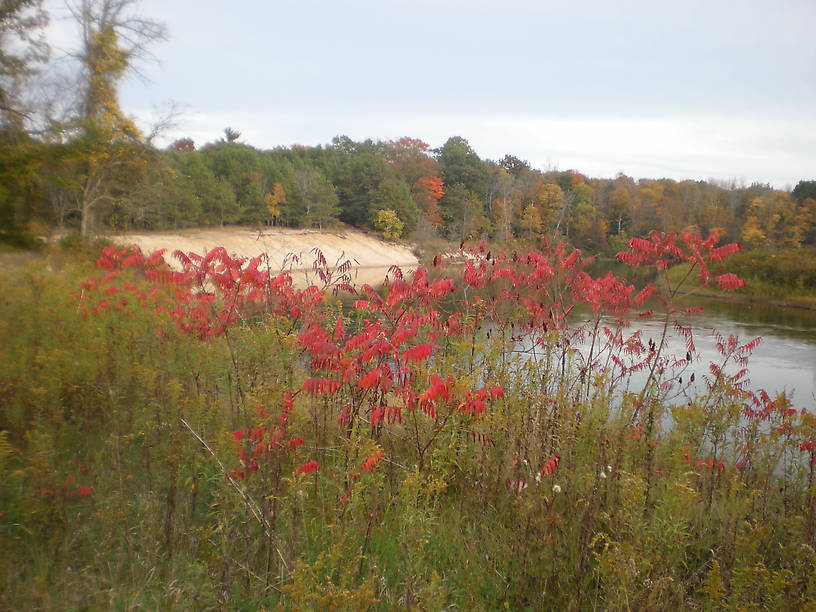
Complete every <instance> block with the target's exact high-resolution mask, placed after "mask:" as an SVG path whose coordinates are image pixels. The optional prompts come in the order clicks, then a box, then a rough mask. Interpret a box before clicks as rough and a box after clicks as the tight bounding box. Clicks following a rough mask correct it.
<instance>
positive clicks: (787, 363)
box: [625, 300, 816, 412]
mask: <svg viewBox="0 0 816 612" xmlns="http://www.w3.org/2000/svg"><path fill="white" fill-rule="evenodd" d="M695 304H696V305H702V306H704V307H705V310H704V311H703V312H702V313H700V314H698V315H695V316H694V317H690V318H688V319H687V321H686V324H687V325H691V327H692V329H693V337H694V343H695V345H696V348H697V350H698V352H699V353H700V360H699V361H697V362H696V363H694V364H693V365H692V366H691V367H690V368H689V369H688V370H687V371H686V373H685V377H686V378H688V376H689V375H690V374H691V372H694V373H695V378H696V380H697V381H698V383H699V381H700V380H701V378H702V375H703V374H708V373H709V370H708V364H709V362H711V361H713V362H715V363H717V364H719V363H720V362H721V358H720V356H719V353H718V352H717V349H716V339H715V336H714V333H713V331H712V330H717V331H718V332H719V333H720V334H721V335H723V336H724V337H726V338H727V337H728V336H729V335H730V334H735V335H737V336H738V337H739V343H740V344H744V343H746V342H749V341H750V340H752V339H753V338H755V337H757V336H761V337H762V342H761V343H760V344H759V346H757V347H756V348H755V349H754V351H753V353H752V354H751V357H750V358H749V360H748V371H749V378H750V385H749V386H750V388H751V389H753V390H757V389H765V390H766V391H767V392H768V393H769V395H771V397H773V396H774V395H775V394H776V393H778V392H782V391H784V392H786V393H787V394H788V396H789V397H791V398H792V399H793V403H794V405H795V406H796V407H798V408H807V409H808V410H811V411H813V412H816V312H814V311H807V310H798V309H789V308H778V307H774V306H769V305H765V304H761V305H760V304H743V303H739V304H738V303H728V302H723V301H708V302H704V303H701V302H700V301H699V300H696V301H695ZM638 327H639V328H640V329H641V330H642V333H643V337H644V339H645V341H647V342H648V339H649V338H652V339H654V340H655V341H658V340H659V338H660V335H661V332H662V329H663V326H662V323H658V322H656V321H647V322H640V321H633V322H632V331H634V329H636V328H638ZM625 335H628V334H625ZM669 350H670V352H672V353H674V354H676V355H685V353H686V349H685V344H684V339H683V338H682V337H681V336H679V334H677V333H676V332H675V333H673V334H672V336H671V338H670V341H669ZM736 369H738V368H734V367H731V368H727V371H729V372H731V373H733V372H735V371H736Z"/></svg>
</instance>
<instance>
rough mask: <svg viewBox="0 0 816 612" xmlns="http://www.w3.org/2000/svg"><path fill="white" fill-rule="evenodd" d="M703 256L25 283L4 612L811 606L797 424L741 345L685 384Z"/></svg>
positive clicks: (735, 282) (181, 258)
mask: <svg viewBox="0 0 816 612" xmlns="http://www.w3.org/2000/svg"><path fill="white" fill-rule="evenodd" d="M716 242H717V236H716V235H712V236H711V237H709V238H708V239H705V240H703V239H702V238H700V237H699V236H698V235H694V234H683V235H680V236H678V235H674V234H658V233H652V234H651V235H650V237H649V238H648V239H635V240H632V241H630V243H629V247H628V249H627V250H626V251H624V252H623V253H622V254H621V255H620V259H621V261H623V262H624V263H625V264H627V265H629V266H635V267H640V268H648V269H651V270H654V271H655V273H656V274H657V275H658V276H660V277H662V278H663V282H662V283H660V284H659V285H658V284H656V285H652V284H651V283H647V284H646V285H645V286H640V287H633V286H632V285H629V284H628V283H627V282H624V281H622V280H621V279H620V278H619V277H616V276H614V275H612V274H607V275H604V276H592V275H590V274H588V273H587V272H586V266H587V264H588V262H587V261H586V260H585V259H584V258H583V256H582V254H581V252H580V251H577V250H572V249H570V248H566V247H564V246H563V245H548V244H547V243H546V242H544V243H543V244H542V246H541V248H540V249H531V250H529V251H525V252H510V253H505V252H491V251H490V250H488V248H487V247H485V246H484V245H475V246H468V245H463V247H462V248H461V249H460V251H459V252H458V253H454V254H448V255H446V256H444V257H443V256H438V257H436V258H434V260H433V264H432V265H431V266H429V268H428V269H425V268H420V269H419V270H417V271H416V272H415V273H413V274H411V275H403V274H402V272H401V271H400V270H399V269H392V270H391V271H390V272H389V275H388V278H387V280H386V283H385V284H384V285H383V287H382V288H378V289H373V288H371V287H368V286H364V287H362V288H357V289H356V290H355V289H354V288H353V287H352V286H351V281H352V280H353V279H352V277H351V270H350V268H349V267H348V266H341V267H340V268H339V269H335V270H331V269H329V268H328V266H326V262H325V261H324V260H323V259H322V257H321V255H320V253H319V252H316V253H315V255H316V261H315V266H314V274H313V280H314V284H313V285H312V286H310V287H308V288H305V289H299V288H297V287H296V286H295V285H294V284H293V283H292V280H291V278H290V276H289V275H288V273H286V272H279V271H275V270H269V269H268V267H267V266H265V262H264V260H263V258H256V259H253V260H250V261H246V260H242V259H240V258H236V257H233V256H231V255H230V254H229V253H227V252H226V251H225V250H224V249H214V250H212V251H211V252H209V253H207V254H206V255H203V256H198V255H194V254H190V253H180V252H177V253H173V254H172V255H171V254H167V253H156V254H142V253H141V252H139V251H138V250H136V249H132V248H124V249H121V248H118V247H112V246H105V247H104V248H102V249H101V251H100V250H99V249H94V250H93V251H89V250H83V249H82V248H74V249H71V250H68V249H56V248H55V249H50V250H46V251H45V252H44V253H42V254H41V255H38V256H33V259H32V262H31V263H30V264H25V263H24V262H19V265H17V266H15V267H13V268H11V269H10V270H8V271H7V272H6V274H4V276H3V278H2V280H0V291H2V295H3V298H2V300H0V336H1V337H2V338H3V339H4V341H3V344H2V358H0V465H2V468H3V470H4V478H3V480H2V481H0V547H2V550H3V551H4V554H3V555H2V556H0V581H1V583H0V606H2V607H4V608H7V609H54V608H60V609H100V608H115V609H132V608H136V607H143V608H149V609H158V608H162V609H180V610H181V609H223V608H235V609H259V608H262V609H274V608H276V607H279V608H280V609H284V610H285V609H293V610H294V609H355V610H357V609H383V610H384V609H393V608H398V609H402V608H404V609H442V608H447V607H456V608H459V609H497V608H506V609H517V610H520V609H544V608H547V609H624V608H625V609H655V608H663V609H671V608H674V609H681V608H687V609H720V608H729V609H736V608H739V609H801V608H803V607H807V606H814V605H816V550H814V547H813V541H814V528H816V514H814V511H815V510H816V484H814V466H816V439H815V438H814V436H815V435H816V418H814V416H813V414H812V413H810V412H807V411H805V410H801V411H800V410H796V409H794V408H793V407H792V406H791V405H790V403H789V402H788V401H787V399H786V397H785V396H784V395H782V396H778V397H773V398H772V397H769V396H768V395H767V394H766V393H764V392H763V391H761V390H752V389H750V388H749V387H748V385H747V383H746V380H747V368H748V365H747V362H748V358H749V356H750V353H751V351H752V350H753V349H754V348H755V347H756V345H757V344H758V343H759V342H760V339H740V338H736V337H721V338H719V360H718V361H717V362H716V363H711V364H709V365H708V374H707V376H706V377H705V380H704V381H703V383H704V384H702V385H699V384H696V385H695V384H694V381H693V376H690V375H689V374H688V372H689V369H690V366H691V365H692V364H693V363H695V362H696V361H697V360H698V358H699V357H698V355H697V352H696V349H695V345H694V337H693V335H692V333H691V331H690V327H689V323H688V317H692V316H693V314H694V309H688V308H685V307H680V306H679V303H678V299H679V298H680V295H681V294H682V293H683V292H684V290H685V288H687V287H689V286H691V285H694V284H696V283H702V284H713V285H716V286H718V287H720V288H722V289H730V290H734V289H738V288H739V287H740V286H741V285H742V282H741V281H740V279H739V278H738V277H737V276H735V275H733V274H730V273H727V272H725V271H724V270H722V271H719V272H717V273H715V272H711V271H710V269H711V270H713V269H714V267H715V266H720V265H722V262H723V261H725V260H726V258H727V257H729V256H731V255H734V254H735V253H736V252H737V251H738V250H739V247H738V246H736V245H735V244H728V245H724V246H717V245H716ZM94 259H95V260H96V261H94ZM171 259H172V260H174V261H175V262H176V267H175V268H171V267H170V266H169V265H168V261H170V260H171ZM681 265H682V266H685V268H683V270H685V272H684V273H683V275H682V276H680V277H678V276H677V275H676V273H674V275H673V274H667V272H669V271H671V270H673V269H676V268H677V269H679V268H678V266H681ZM641 278H643V276H641ZM576 306H580V307H582V308H584V309H585V311H586V312H587V313H589V314H588V316H587V317H585V318H584V319H583V320H581V321H576V319H575V318H574V317H570V316H569V314H570V312H571V310H572V309H573V308H574V307H576ZM640 317H656V318H658V320H660V321H661V322H663V329H664V330H665V331H664V335H663V337H655V338H646V337H643V336H642V335H641V333H640V332H638V331H637V326H636V325H634V324H633V325H630V324H629V322H630V321H636V320H637V319H638V318H640ZM669 333H675V334H680V335H681V336H682V337H684V338H685V340H686V346H685V349H686V352H685V354H682V355H675V354H669V353H668V352H667V351H668V349H667V343H666V338H667V336H668V334H669ZM579 347H581V348H579ZM587 347H588V348H587ZM638 376H639V378H636V377H638ZM635 380H641V381H644V382H640V383H638V384H636V383H635V382H634V381H635ZM697 382H698V383H699V381H697Z"/></svg>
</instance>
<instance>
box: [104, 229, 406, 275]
mask: <svg viewBox="0 0 816 612" xmlns="http://www.w3.org/2000/svg"><path fill="white" fill-rule="evenodd" d="M108 238H109V239H110V240H112V241H114V242H116V243H118V244H122V245H131V244H133V245H136V246H138V247H139V248H140V249H141V250H142V251H143V252H145V253H152V252H154V251H157V250H159V249H167V254H168V255H170V254H172V252H173V251H175V250H181V251H184V252H186V253H190V252H193V253H198V254H202V253H205V252H207V251H209V250H211V249H213V248H215V247H224V248H225V249H226V250H227V252H228V253H229V254H230V255H238V256H240V257H247V258H253V257H257V256H258V255H261V254H266V256H267V257H268V258H269V265H270V266H271V267H272V268H273V269H279V270H284V269H286V270H290V271H291V272H292V276H293V278H294V280H295V281H296V282H297V283H298V284H304V283H306V282H307V276H308V279H309V280H311V281H314V275H313V273H312V274H310V272H312V264H313V262H314V261H315V259H316V257H317V250H319V251H320V252H321V253H322V254H323V257H325V259H326V261H327V263H328V265H329V267H330V268H332V269H334V268H336V267H337V266H339V265H341V264H342V263H343V262H345V261H346V260H348V261H350V262H351V264H352V276H353V282H354V283H355V284H357V285H363V284H369V285H377V284H380V283H381V282H382V281H383V279H384V278H385V275H386V273H387V272H388V269H389V268H390V267H391V266H398V267H400V268H401V269H402V270H403V271H405V272H407V271H412V270H414V269H416V267H417V266H418V265H419V260H418V258H417V256H416V255H415V254H414V253H413V251H412V249H411V247H410V245H406V244H404V243H395V242H386V241H384V240H382V239H380V238H379V237H376V236H371V235H368V234H365V233H363V232H361V231H359V230H353V229H342V230H336V231H329V230H324V231H321V230H311V229H290V228H262V229H257V228H256V229H251V228H246V227H225V228H204V229H201V228H198V229H185V230H177V231H163V232H133V233H124V234H115V235H109V236H108ZM165 259H167V260H168V263H169V264H171V265H172V264H173V262H172V261H171V258H170V257H165Z"/></svg>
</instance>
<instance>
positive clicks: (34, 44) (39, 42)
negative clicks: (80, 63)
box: [0, 0, 48, 132]
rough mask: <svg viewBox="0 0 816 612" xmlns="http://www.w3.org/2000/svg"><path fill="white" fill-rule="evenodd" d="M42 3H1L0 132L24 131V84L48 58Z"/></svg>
mask: <svg viewBox="0 0 816 612" xmlns="http://www.w3.org/2000/svg"><path fill="white" fill-rule="evenodd" d="M47 23H48V15H47V14H46V13H45V11H44V10H43V8H42V0H2V1H0V129H3V130H4V131H6V130H13V131H16V132H22V131H23V128H24V123H25V119H26V115H27V111H26V109H25V108H24V107H23V105H22V103H21V102H20V99H21V90H22V86H23V83H24V81H25V80H26V79H27V78H28V77H29V76H31V74H32V72H33V71H34V66H35V65H36V64H38V63H41V62H44V61H45V60H46V59H47V58H48V45H47V44H46V42H45V39H44V37H43V28H44V26H45V25H46V24H47Z"/></svg>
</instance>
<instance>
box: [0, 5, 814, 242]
mask: <svg viewBox="0 0 816 612" xmlns="http://www.w3.org/2000/svg"><path fill="white" fill-rule="evenodd" d="M133 4H134V3H133V2H130V1H128V0H94V1H91V0H83V1H82V2H76V3H74V4H73V5H72V6H73V15H74V18H75V20H76V22H77V27H78V29H79V30H80V31H81V32H82V37H81V41H82V43H81V45H82V46H81V48H80V49H79V50H78V51H77V52H76V53H75V54H74V55H75V57H76V60H75V63H74V67H73V69H72V72H71V74H70V80H69V81H68V83H69V87H68V89H65V88H60V89H58V91H56V92H54V91H52V92H50V95H49V93H48V92H46V93H42V88H41V87H40V89H37V90H36V91H37V95H34V91H33V90H34V89H35V86H37V85H38V84H39V83H40V81H38V80H37V78H36V77H37V75H38V74H39V75H40V77H41V76H42V75H41V74H40V73H41V72H42V71H43V70H45V67H46V64H44V61H45V59H46V58H47V56H48V55H47V51H48V46H47V44H46V41H45V40H44V39H43V38H42V32H41V30H42V27H43V26H44V24H45V23H47V19H48V15H47V14H46V13H45V12H44V11H43V9H42V7H41V3H40V2H39V1H38V0H16V1H15V2H10V3H8V2H7V3H4V8H3V9H2V10H3V12H4V14H3V15H2V19H3V21H2V24H3V26H2V28H3V29H2V31H1V33H0V239H1V240H3V241H4V242H7V243H9V242H10V243H16V244H24V243H25V242H26V241H27V240H30V238H31V236H32V235H39V234H43V233H48V231H49V229H51V228H62V229H67V230H69V231H77V232H79V233H81V234H82V236H85V237H88V236H91V235H93V234H95V233H105V232H116V231H127V230H162V229H176V228H184V227H197V226H204V225H209V226H223V225H225V224H249V225H283V226H289V227H316V228H331V227H335V226H339V225H341V224H345V225H349V226H353V227H358V228H364V229H368V230H372V231H376V232H379V233H381V234H382V235H383V236H384V237H386V238H388V239H406V240H413V241H414V242H417V243H420V244H421V243H425V242H427V241H428V240H429V239H431V238H433V237H435V236H439V237H442V238H443V239H449V240H451V241H454V242H456V243H457V244H458V243H459V242H460V241H461V240H464V239H466V238H469V237H470V238H473V239H477V240H478V239H482V240H490V241H495V242H496V243H498V244H510V243H511V242H513V241H515V240H521V241H528V242H529V241H532V242H533V243H536V242H538V240H539V239H540V237H541V236H544V237H547V238H548V239H549V241H550V242H552V243H555V242H558V241H560V240H565V241H567V242H569V243H570V244H571V245H573V246H575V247H576V248H580V249H582V250H583V251H585V252H591V253H608V254H614V253H615V252H617V251H618V250H620V248H621V247H622V246H624V245H625V244H626V243H627V241H628V240H629V239H630V238H632V237H636V236H641V235H644V234H645V233H647V232H648V231H650V230H652V229H656V230H659V231H674V232H682V231H692V232H698V233H700V234H703V235H708V234H709V233H711V232H713V231H717V232H720V233H721V235H722V237H723V239H725V240H729V241H738V242H740V243H741V244H742V245H743V247H745V248H746V249H759V248H764V249H773V250H778V249H786V248H797V247H800V246H813V245H816V181H814V180H802V181H800V182H799V183H798V184H797V185H796V186H795V188H794V189H793V190H792V191H790V192H788V191H782V190H778V189H773V188H771V187H770V186H769V185H763V184H752V185H750V186H745V185H739V184H736V183H735V182H731V183H725V182H717V181H692V180H685V181H675V180H672V179H665V178H664V179H648V178H638V179H635V178H632V177H628V176H625V175H623V174H619V175H618V176H616V177H615V178H592V177H588V176H585V175H584V174H582V173H581V172H580V169H576V170H567V171H558V170H554V169H548V170H540V169H536V168H533V167H531V165H530V164H529V163H528V162H526V161H525V160H522V159H519V158H517V157H515V156H513V155H511V154H508V155H506V156H504V157H503V158H502V159H500V160H489V159H482V158H480V157H479V155H478V154H477V152H476V151H474V150H473V148H471V146H470V145H469V143H468V141H467V140H466V139H465V138H463V137H461V136H453V137H451V138H449V139H448V140H447V141H446V142H445V143H444V144H442V145H441V146H439V147H438V148H432V147H431V146H430V145H428V144H426V143H424V142H422V141H421V140H418V139H413V138H409V137H405V138H400V139H398V140H392V141H386V142H382V141H372V140H366V141H363V142H355V141H353V140H351V139H349V138H348V137H345V136H336V137H335V138H333V139H332V140H331V143H329V144H326V145H324V146H315V147H306V146H290V147H278V148H276V149H273V150H259V149H257V148H255V147H253V146H251V144H247V143H244V142H242V141H241V133H240V131H239V130H237V129H234V128H231V127H226V128H225V129H224V135H223V138H221V139H219V140H217V141H214V142H209V143H203V144H200V145H199V146H197V143H194V142H193V141H192V140H191V139H189V138H181V139H179V140H177V141H176V142H174V143H173V144H171V145H170V146H169V147H167V148H166V149H159V148H157V147H156V146H155V144H154V143H155V141H156V140H157V138H158V137H159V136H160V134H161V132H162V129H163V128H164V127H166V126H163V125H162V124H161V123H160V124H158V125H156V126H154V127H153V128H151V133H149V134H144V133H142V132H140V131H139V129H137V127H136V125H135V124H134V122H133V120H132V119H131V118H129V117H128V116H127V115H126V114H125V113H123V111H122V109H121V108H120V105H119V101H118V95H117V88H118V86H119V84H120V83H121V81H122V79H123V78H125V77H126V76H127V75H128V74H129V73H130V72H131V71H133V70H134V69H135V68H136V67H137V66H138V63H139V62H140V61H142V60H143V59H144V54H145V48H147V47H149V46H150V44H151V43H153V42H156V41H157V40H160V39H161V38H163V37H164V36H165V35H166V33H165V32H164V30H163V28H162V26H161V25H160V24H158V23H156V22H153V21H151V20H149V19H144V18H139V19H136V18H134V17H132V16H131V15H130V13H128V11H129V10H130V8H132V7H131V5H133ZM66 78H68V77H66ZM806 178H807V177H803V179H806Z"/></svg>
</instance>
